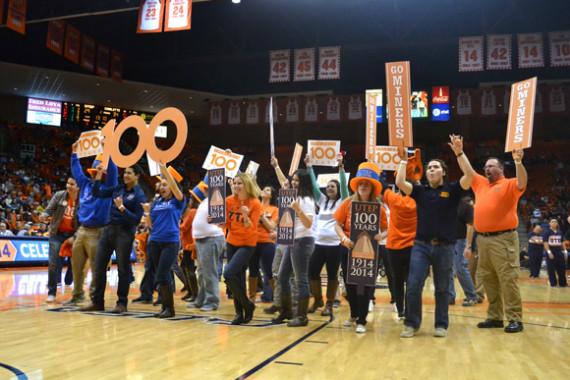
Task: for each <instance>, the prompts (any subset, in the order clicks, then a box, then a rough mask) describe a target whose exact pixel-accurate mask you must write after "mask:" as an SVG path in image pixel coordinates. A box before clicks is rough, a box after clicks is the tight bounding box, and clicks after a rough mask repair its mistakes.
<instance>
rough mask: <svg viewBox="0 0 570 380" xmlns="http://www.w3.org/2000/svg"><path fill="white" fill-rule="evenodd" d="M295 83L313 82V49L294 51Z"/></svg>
mask: <svg viewBox="0 0 570 380" xmlns="http://www.w3.org/2000/svg"><path fill="white" fill-rule="evenodd" d="M294 57H295V59H294V61H295V62H294V64H295V67H294V69H295V74H294V75H293V80H294V81H295V82H304V81H312V80H315V48H308V49H296V50H295V53H294Z"/></svg>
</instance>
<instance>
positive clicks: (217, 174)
mask: <svg viewBox="0 0 570 380" xmlns="http://www.w3.org/2000/svg"><path fill="white" fill-rule="evenodd" d="M225 222H226V171H225V169H223V168H222V169H211V170H208V223H210V224H222V223H225Z"/></svg>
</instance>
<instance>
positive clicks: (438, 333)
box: [433, 327, 447, 338]
mask: <svg viewBox="0 0 570 380" xmlns="http://www.w3.org/2000/svg"><path fill="white" fill-rule="evenodd" d="M433 336H435V337H436V338H445V337H446V336H447V329H444V328H443V327H436V328H435V330H434V331H433Z"/></svg>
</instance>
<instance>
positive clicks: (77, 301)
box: [63, 297, 85, 306]
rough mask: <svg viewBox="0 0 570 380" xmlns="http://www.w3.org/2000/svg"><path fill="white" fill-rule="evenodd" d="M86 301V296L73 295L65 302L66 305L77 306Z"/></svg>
mask: <svg viewBox="0 0 570 380" xmlns="http://www.w3.org/2000/svg"><path fill="white" fill-rule="evenodd" d="M84 301H85V297H71V299H70V300H68V301H66V302H64V303H63V305H64V306H77V305H79V304H80V303H83V302H84Z"/></svg>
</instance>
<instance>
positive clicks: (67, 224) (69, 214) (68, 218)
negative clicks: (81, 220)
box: [57, 197, 75, 234]
mask: <svg viewBox="0 0 570 380" xmlns="http://www.w3.org/2000/svg"><path fill="white" fill-rule="evenodd" d="M74 209H75V201H74V200H73V199H71V198H69V197H67V206H66V207H65V211H64V212H63V217H62V218H61V222H60V223H59V227H58V229H57V230H58V231H59V232H63V233H66V234H71V233H73V231H75V228H73V212H74Z"/></svg>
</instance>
